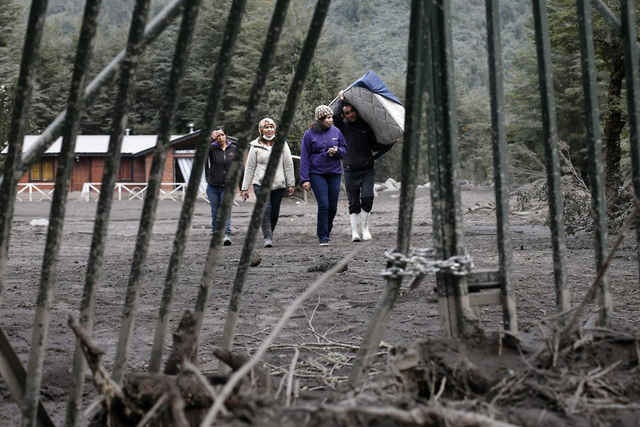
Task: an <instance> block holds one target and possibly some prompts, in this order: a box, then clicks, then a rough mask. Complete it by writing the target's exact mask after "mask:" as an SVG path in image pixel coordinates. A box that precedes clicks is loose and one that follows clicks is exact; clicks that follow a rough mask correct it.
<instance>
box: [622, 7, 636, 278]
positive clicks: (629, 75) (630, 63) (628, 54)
mask: <svg viewBox="0 0 640 427" xmlns="http://www.w3.org/2000/svg"><path fill="white" fill-rule="evenodd" d="M633 3H634V2H633V1H629V0H620V8H621V9H622V19H621V21H622V44H623V47H624V71H625V80H626V82H627V105H628V110H629V139H630V140H631V163H632V167H633V171H632V178H633V190H634V194H635V197H636V199H640V129H639V127H640V88H638V84H639V83H638V79H639V78H640V72H639V71H638V48H637V47H636V27H635V12H634V10H633ZM636 240H637V242H638V251H639V252H638V253H639V254H640V217H638V218H636ZM638 263H639V267H640V256H638Z"/></svg>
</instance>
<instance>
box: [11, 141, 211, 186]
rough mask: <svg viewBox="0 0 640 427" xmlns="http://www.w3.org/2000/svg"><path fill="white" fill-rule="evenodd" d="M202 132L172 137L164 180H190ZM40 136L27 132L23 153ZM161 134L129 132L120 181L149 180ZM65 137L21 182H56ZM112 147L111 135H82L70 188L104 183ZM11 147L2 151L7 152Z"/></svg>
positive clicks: (54, 145)
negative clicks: (110, 147) (110, 144)
mask: <svg viewBox="0 0 640 427" xmlns="http://www.w3.org/2000/svg"><path fill="white" fill-rule="evenodd" d="M199 135H200V131H196V132H192V133H189V134H186V135H176V136H172V137H171V143H170V145H171V146H170V148H169V152H168V155H167V160H166V163H165V168H164V173H163V177H162V182H163V183H184V182H187V180H188V176H189V174H190V171H191V164H192V163H193V158H194V155H195V149H196V142H197V140H198V136H199ZM37 138H38V136H37V135H27V136H26V137H25V139H24V145H23V153H24V152H26V151H27V150H29V148H30V147H31V146H32V145H33V144H34V143H35V142H36V140H37ZM157 140H158V136H157V135H125V136H124V138H123V141H122V151H121V152H122V154H121V160H120V169H119V171H118V176H117V179H116V181H117V182H121V183H127V182H130V183H146V182H148V181H149V173H150V172H151V162H152V161H153V152H154V150H155V147H156V143H157ZM61 145H62V138H58V139H57V140H56V141H55V142H54V143H53V144H52V145H51V147H49V149H48V150H47V151H46V152H45V154H43V155H42V157H41V158H40V159H39V160H38V161H37V162H36V163H34V164H33V165H32V166H31V168H30V170H29V171H28V172H26V173H25V174H24V175H23V176H22V177H21V178H20V181H19V183H20V184H26V183H32V184H36V183H53V182H55V178H56V171H57V168H58V156H59V154H60V148H61ZM108 148H109V136H108V135H79V136H78V138H77V140H76V146H75V162H74V163H73V171H72V175H71V182H70V190H71V191H82V188H83V185H84V184H85V183H100V182H102V175H103V173H104V163H105V157H106V154H107V151H108ZM7 152H8V149H7V148H5V149H4V150H3V151H2V153H0V154H3V155H6V154H7Z"/></svg>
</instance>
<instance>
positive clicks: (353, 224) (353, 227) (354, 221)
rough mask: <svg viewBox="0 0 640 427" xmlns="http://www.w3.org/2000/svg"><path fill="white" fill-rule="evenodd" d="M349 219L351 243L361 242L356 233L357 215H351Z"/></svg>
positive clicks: (358, 234)
mask: <svg viewBox="0 0 640 427" xmlns="http://www.w3.org/2000/svg"><path fill="white" fill-rule="evenodd" d="M350 219H351V241H352V242H361V241H362V240H361V239H360V233H358V214H357V213H352V214H351V215H350Z"/></svg>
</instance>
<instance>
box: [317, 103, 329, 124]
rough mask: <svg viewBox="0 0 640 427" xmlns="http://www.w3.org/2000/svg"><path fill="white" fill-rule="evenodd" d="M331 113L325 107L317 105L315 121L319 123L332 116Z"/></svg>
mask: <svg viewBox="0 0 640 427" xmlns="http://www.w3.org/2000/svg"><path fill="white" fill-rule="evenodd" d="M332 114H333V111H332V110H331V108H330V107H328V106H326V105H318V107H317V108H316V121H320V120H322V119H324V118H325V117H327V116H329V115H332Z"/></svg>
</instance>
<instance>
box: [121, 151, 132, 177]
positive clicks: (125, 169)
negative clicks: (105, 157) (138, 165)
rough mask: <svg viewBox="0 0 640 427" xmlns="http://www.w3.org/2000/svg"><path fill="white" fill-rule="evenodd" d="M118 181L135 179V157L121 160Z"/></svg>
mask: <svg viewBox="0 0 640 427" xmlns="http://www.w3.org/2000/svg"><path fill="white" fill-rule="evenodd" d="M118 181H133V157H129V158H124V159H122V160H120V170H119V171H118Z"/></svg>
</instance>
